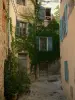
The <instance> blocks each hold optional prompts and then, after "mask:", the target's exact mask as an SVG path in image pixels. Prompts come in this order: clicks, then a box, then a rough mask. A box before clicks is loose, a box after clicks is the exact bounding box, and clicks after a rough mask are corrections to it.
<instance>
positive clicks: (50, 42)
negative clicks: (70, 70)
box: [48, 37, 52, 51]
mask: <svg viewBox="0 0 75 100" xmlns="http://www.w3.org/2000/svg"><path fill="white" fill-rule="evenodd" d="M48 51H52V37H48Z"/></svg>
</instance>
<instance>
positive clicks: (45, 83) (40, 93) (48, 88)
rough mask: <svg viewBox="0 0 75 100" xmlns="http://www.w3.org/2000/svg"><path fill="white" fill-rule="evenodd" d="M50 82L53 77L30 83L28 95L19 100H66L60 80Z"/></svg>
mask: <svg viewBox="0 0 75 100" xmlns="http://www.w3.org/2000/svg"><path fill="white" fill-rule="evenodd" d="M57 77H58V76H57ZM52 80H53V76H52V77H50V78H47V77H41V78H40V79H39V80H38V81H36V82H34V83H32V85H31V93H30V95H28V96H22V97H21V98H20V99H19V100H66V99H65V97H64V94H63V91H62V88H61V82H60V79H58V80H56V81H52Z"/></svg>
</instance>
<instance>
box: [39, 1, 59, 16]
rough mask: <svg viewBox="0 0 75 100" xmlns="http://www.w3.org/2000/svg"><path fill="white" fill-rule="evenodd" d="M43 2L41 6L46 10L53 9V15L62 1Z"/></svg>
mask: <svg viewBox="0 0 75 100" xmlns="http://www.w3.org/2000/svg"><path fill="white" fill-rule="evenodd" d="M39 1H41V6H43V7H44V8H51V13H52V14H54V12H55V8H56V7H57V6H58V5H59V4H60V2H59V1H60V0H39Z"/></svg>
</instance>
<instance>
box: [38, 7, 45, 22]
mask: <svg viewBox="0 0 75 100" xmlns="http://www.w3.org/2000/svg"><path fill="white" fill-rule="evenodd" d="M38 17H39V19H42V20H44V19H45V8H44V7H42V6H41V7H40V9H39V13H38Z"/></svg>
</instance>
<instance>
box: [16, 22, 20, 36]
mask: <svg viewBox="0 0 75 100" xmlns="http://www.w3.org/2000/svg"><path fill="white" fill-rule="evenodd" d="M16 35H20V22H19V21H18V20H16Z"/></svg>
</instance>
